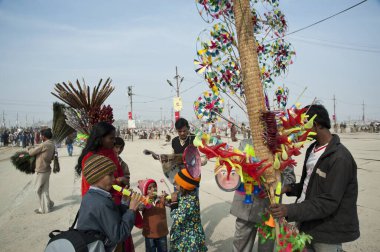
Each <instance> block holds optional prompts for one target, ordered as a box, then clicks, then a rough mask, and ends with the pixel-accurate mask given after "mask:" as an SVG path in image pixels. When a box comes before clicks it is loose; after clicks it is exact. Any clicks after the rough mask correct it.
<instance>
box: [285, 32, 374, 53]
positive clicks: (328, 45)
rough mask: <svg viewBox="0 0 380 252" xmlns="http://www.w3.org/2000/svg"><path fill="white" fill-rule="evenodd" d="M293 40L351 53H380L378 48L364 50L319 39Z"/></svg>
mask: <svg viewBox="0 0 380 252" xmlns="http://www.w3.org/2000/svg"><path fill="white" fill-rule="evenodd" d="M292 39H295V40H299V41H302V42H305V43H311V44H316V45H320V46H327V47H333V48H338V49H345V50H351V51H360V52H370V53H380V49H378V48H370V47H367V48H363V47H358V46H353V45H349V44H347V45H346V44H338V43H333V42H329V41H323V40H319V39H308V38H300V37H293V36H292Z"/></svg>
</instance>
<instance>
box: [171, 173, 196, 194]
mask: <svg viewBox="0 0 380 252" xmlns="http://www.w3.org/2000/svg"><path fill="white" fill-rule="evenodd" d="M174 181H175V182H176V183H177V184H178V185H179V186H181V187H182V188H183V189H186V190H188V191H192V190H194V189H195V188H196V187H197V186H199V182H200V181H201V178H200V177H199V178H193V177H192V176H191V175H190V173H189V172H188V171H187V169H182V170H180V171H179V172H178V173H177V174H176V175H175V176H174Z"/></svg>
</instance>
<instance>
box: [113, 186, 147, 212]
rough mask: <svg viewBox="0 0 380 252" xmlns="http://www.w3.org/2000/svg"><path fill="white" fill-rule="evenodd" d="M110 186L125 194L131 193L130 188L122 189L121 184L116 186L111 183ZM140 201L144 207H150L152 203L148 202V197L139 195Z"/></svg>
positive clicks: (129, 194)
mask: <svg viewBox="0 0 380 252" xmlns="http://www.w3.org/2000/svg"><path fill="white" fill-rule="evenodd" d="M112 187H113V189H114V190H115V191H118V192H120V193H122V194H123V195H125V196H131V195H132V190H127V189H123V188H122V187H121V186H118V185H112ZM140 202H141V203H143V204H144V205H145V207H146V208H151V207H152V204H150V202H149V198H148V197H145V196H141V199H140Z"/></svg>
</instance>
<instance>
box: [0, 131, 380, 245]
mask: <svg viewBox="0 0 380 252" xmlns="http://www.w3.org/2000/svg"><path fill="white" fill-rule="evenodd" d="M340 136H341V141H342V142H343V144H345V145H346V146H347V148H348V149H349V150H350V151H351V153H352V154H353V156H354V158H355V160H356V162H357V164H358V180H359V199H358V203H357V204H358V212H359V219H360V231H361V237H360V238H359V239H358V240H357V241H354V242H351V243H347V244H344V245H343V248H344V250H345V251H355V252H356V251H366V252H368V251H379V249H378V245H376V244H377V239H378V238H376V237H379V236H378V234H379V231H380V218H378V215H377V214H379V213H380V194H379V193H378V190H379V187H378V183H380V166H379V164H380V134H366V133H360V134H343V135H340ZM144 149H150V150H153V151H155V152H157V153H171V146H170V144H167V143H165V142H164V140H135V141H134V142H127V143H126V148H125V150H124V153H123V154H122V157H123V158H124V160H125V161H126V162H127V163H128V165H129V167H130V170H131V181H132V187H135V188H137V180H139V179H145V178H147V177H150V178H153V179H156V181H159V180H160V179H161V178H163V177H164V176H163V174H162V171H161V167H160V164H159V163H158V162H157V161H155V160H153V159H152V158H150V157H148V156H145V155H143V154H142V151H143V150H144ZM17 150H18V148H12V147H2V148H0V190H1V194H0V202H1V204H0V230H1V232H0V244H1V246H0V251H20V252H23V251H43V250H44V248H45V246H46V244H47V241H48V234H49V232H50V231H52V230H54V229H61V230H66V229H67V228H68V227H69V226H70V225H71V223H72V221H73V219H74V217H75V214H76V212H77V210H78V208H79V204H80V201H81V197H80V179H79V178H77V177H76V176H75V174H74V166H75V163H76V162H77V159H78V155H79V152H80V149H79V148H77V147H75V148H74V156H72V157H69V156H68V155H67V151H66V149H65V148H61V149H60V150H59V155H60V164H61V172H60V173H59V174H52V176H51V178H50V196H51V198H52V200H53V201H54V202H55V207H54V211H52V212H51V213H49V214H46V215H37V214H35V213H34V209H36V208H37V207H38V201H37V195H36V194H35V191H34V175H26V174H23V173H21V172H19V171H17V170H16V169H15V168H14V167H13V166H12V164H11V162H10V160H9V157H10V156H11V155H12V154H13V153H14V152H15V151H17ZM302 160H303V156H301V157H299V158H298V159H297V161H299V165H298V166H297V168H296V169H295V172H296V175H297V181H298V180H299V178H300V173H301V169H302V167H301V164H302ZM213 166H214V163H213V162H209V163H208V164H207V165H206V166H205V167H203V168H202V182H201V186H200V203H201V216H202V224H203V227H204V229H205V232H206V237H207V240H206V242H207V246H208V248H209V251H231V250H232V240H233V234H234V224H235V218H234V217H233V216H231V215H230V214H229V209H230V206H231V201H232V198H233V193H227V192H223V191H221V190H220V189H219V188H218V187H217V185H216V183H215V180H214V176H213ZM158 187H159V188H158V190H159V191H160V190H166V187H165V185H164V184H162V183H159V185H158ZM284 201H285V202H288V203H290V202H293V201H294V198H286V197H285V199H284ZM168 220H169V223H168V225H169V227H170V224H171V223H170V217H168ZM376 234H377V235H376ZM133 240H134V243H135V247H136V251H145V244H144V238H143V237H142V235H141V230H138V229H136V228H135V229H134V230H133Z"/></svg>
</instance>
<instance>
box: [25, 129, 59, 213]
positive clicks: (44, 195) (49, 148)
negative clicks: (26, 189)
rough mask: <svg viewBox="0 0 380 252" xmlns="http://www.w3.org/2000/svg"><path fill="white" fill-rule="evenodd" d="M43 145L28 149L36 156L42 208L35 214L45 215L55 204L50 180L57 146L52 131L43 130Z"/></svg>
mask: <svg viewBox="0 0 380 252" xmlns="http://www.w3.org/2000/svg"><path fill="white" fill-rule="evenodd" d="M41 136H42V143H41V144H40V145H38V146H36V147H32V148H29V149H28V152H29V155H31V156H36V174H37V177H36V182H35V186H36V192H37V195H38V198H39V200H40V207H39V208H38V209H36V210H34V212H36V213H37V214H44V213H48V212H50V211H51V209H52V208H53V206H54V202H53V201H51V200H50V197H49V179H50V174H51V166H50V163H51V161H52V160H53V158H54V152H55V146H54V143H53V141H52V140H51V139H52V137H53V134H52V132H51V129H44V130H41Z"/></svg>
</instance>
